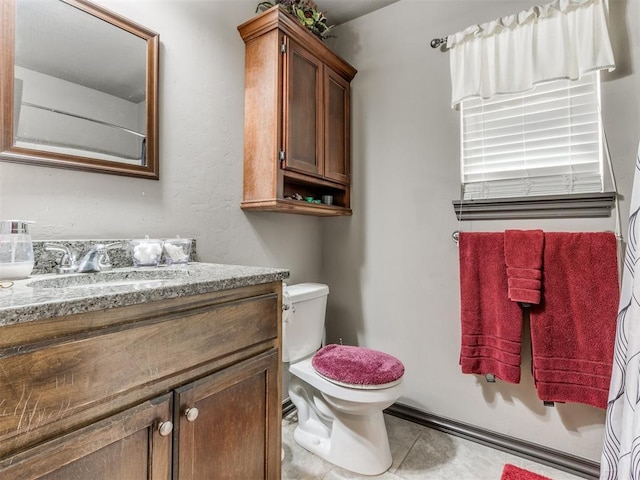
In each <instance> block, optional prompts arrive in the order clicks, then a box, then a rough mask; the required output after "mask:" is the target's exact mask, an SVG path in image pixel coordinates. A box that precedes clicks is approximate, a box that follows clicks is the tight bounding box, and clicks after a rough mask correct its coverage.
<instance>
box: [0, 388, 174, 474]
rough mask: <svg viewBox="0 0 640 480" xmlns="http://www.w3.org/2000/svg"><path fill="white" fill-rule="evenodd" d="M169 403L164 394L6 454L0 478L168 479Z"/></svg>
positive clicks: (169, 398)
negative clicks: (77, 428)
mask: <svg viewBox="0 0 640 480" xmlns="http://www.w3.org/2000/svg"><path fill="white" fill-rule="evenodd" d="M171 405H172V395H171V394H167V395H163V396H162V397H159V398H158V399H155V400H152V401H148V402H144V403H143V404H140V405H138V406H135V407H133V408H130V409H128V410H125V411H124V412H121V413H119V414H116V415H113V416H112V417H109V418H107V419H104V420H101V421H98V422H96V423H94V424H92V425H89V426H87V427H84V428H81V429H80V430H77V431H75V432H72V433H69V434H66V435H62V436H60V437H57V438H55V439H54V440H51V441H49V442H45V443H43V444H41V445H39V446H37V447H34V448H32V449H30V450H27V451H25V452H22V453H19V454H17V455H14V456H12V457H9V458H7V459H5V460H2V461H1V462H0V478H3V479H5V478H6V479H11V480H88V479H91V480H114V479H126V480H170V478H171V442H172V437H171V426H172V424H171V422H170V420H171V415H172V408H171ZM163 422H169V423H165V424H164V425H163V428H162V430H161V429H160V426H161V425H162V424H163ZM161 431H162V433H161Z"/></svg>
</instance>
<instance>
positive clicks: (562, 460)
mask: <svg viewBox="0 0 640 480" xmlns="http://www.w3.org/2000/svg"><path fill="white" fill-rule="evenodd" d="M295 408H296V407H295V405H294V404H293V402H291V399H289V398H287V399H286V400H284V401H283V402H282V416H283V417H285V416H286V415H288V414H289V413H291V412H292V411H293V410H295ZM384 412H385V413H387V414H389V415H393V416H394V417H398V418H402V419H403V420H407V421H409V422H413V423H417V424H419V425H423V426H425V427H429V428H433V429H434V430H438V431H440V432H445V433H448V434H450V435H455V436H457V437H461V438H464V439H466V440H471V441H473V442H476V443H480V444H482V445H486V446H488V447H491V448H495V449H496V450H501V451H503V452H507V453H511V454H513V455H517V456H519V457H522V458H526V459H528V460H533V461H534V462H538V463H541V464H543V465H548V466H550V467H553V468H557V469H558V470H562V471H564V472H567V473H571V474H573V475H576V476H578V477H582V478H587V479H589V480H598V478H599V476H600V465H599V464H598V463H597V462H592V461H590V460H586V459H584V458H580V457H576V456H575V455H569V454H567V453H564V452H561V451H559V450H553V449H551V448H547V447H543V446H541V445H537V444H535V443H530V442H525V441H524V440H520V439H518V438H514V437H510V436H508V435H503V434H501V433H496V432H492V431H491V430H486V429H484V428H480V427H476V426H474V425H469V424H466V423H462V422H458V421H456V420H451V419H449V418H445V417H440V416H438V415H433V414H431V413H426V412H423V411H421V410H418V409H416V408H413V407H410V406H408V405H403V404H401V403H394V404H393V405H391V406H390V407H389V408H387V409H386V410H385V411H384Z"/></svg>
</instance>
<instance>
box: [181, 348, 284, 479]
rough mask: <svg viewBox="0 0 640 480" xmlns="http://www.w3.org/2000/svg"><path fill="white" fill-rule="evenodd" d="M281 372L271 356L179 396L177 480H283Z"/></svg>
mask: <svg viewBox="0 0 640 480" xmlns="http://www.w3.org/2000/svg"><path fill="white" fill-rule="evenodd" d="M279 371H280V367H279V360H278V354H277V352H276V351H270V352H267V353H266V354H263V355H261V356H259V357H256V358H255V359H251V360H247V361H244V362H241V363H239V364H237V365H235V366H233V367H230V368H227V369H225V370H223V371H221V372H219V373H216V374H214V375H211V376H209V377H206V378H204V379H201V380H198V381H196V382H194V383H192V384H190V385H186V386H185V387H182V388H180V389H178V390H176V395H177V398H176V406H175V410H176V411H175V418H176V433H175V435H176V442H177V448H176V449H175V450H174V451H175V452H176V453H175V454H174V469H175V470H174V477H175V478H176V479H177V480H210V479H216V480H223V479H229V480H237V479H245V478H246V479H252V480H258V479H261V478H265V479H273V480H276V479H279V478H280V416H281V404H280V401H279V390H278V385H279V383H280V379H279ZM194 407H195V408H197V409H198V416H197V418H195V419H193V420H192V421H189V420H188V419H187V416H186V413H187V410H188V409H193V408H194ZM178 419H179V420H178Z"/></svg>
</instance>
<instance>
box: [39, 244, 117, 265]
mask: <svg viewBox="0 0 640 480" xmlns="http://www.w3.org/2000/svg"><path fill="white" fill-rule="evenodd" d="M120 245H121V243H120V242H115V243H109V244H107V245H105V244H104V243H96V244H95V245H92V246H91V247H89V249H88V250H87V251H86V252H84V253H83V254H82V257H81V258H80V260H79V261H78V256H77V254H76V252H75V251H74V250H72V249H71V248H69V247H67V246H66V245H60V244H57V243H47V244H46V245H45V247H44V248H45V250H49V251H54V252H62V258H61V259H60V264H59V265H58V273H89V272H101V271H105V270H111V268H112V266H111V259H110V258H109V253H108V251H109V250H111V249H113V248H117V247H119V246H120Z"/></svg>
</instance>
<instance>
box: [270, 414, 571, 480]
mask: <svg viewBox="0 0 640 480" xmlns="http://www.w3.org/2000/svg"><path fill="white" fill-rule="evenodd" d="M296 421H297V417H296V411H295V410H294V411H293V412H291V413H289V414H288V415H287V416H285V418H284V419H283V420H282V446H283V449H284V452H285V457H284V460H283V462H282V480H351V479H379V480H416V479H420V480H429V479H431V480H500V476H501V475H502V468H503V466H504V464H505V463H511V464H513V465H517V466H519V467H522V468H525V469H527V470H530V471H532V472H536V473H539V474H540V475H545V476H547V477H550V478H552V479H554V480H580V477H576V476H575V475H570V474H568V473H566V472H563V471H560V470H556V469H554V468H551V467H547V466H545V465H540V464H538V463H535V462H532V461H529V460H525V459H523V458H520V457H517V456H515V455H511V454H508V453H504V452H501V451H499V450H494V449H492V448H490V447H486V446H484V445H480V444H478V443H475V442H471V441H469V440H465V439H462V438H459V437H455V436H452V435H448V434H446V433H442V432H439V431H437V430H433V429H430V428H427V427H423V426H421V425H417V424H415V423H413V422H408V421H406V420H402V419H400V418H397V417H393V416H391V415H385V421H386V424H387V432H388V434H389V443H390V445H391V454H392V456H393V464H392V465H391V468H389V470H388V471H387V472H385V473H383V474H382V475H376V476H364V475H357V474H354V473H352V472H348V471H346V470H343V469H341V468H339V467H336V466H334V465H332V464H330V463H328V462H326V461H324V460H322V459H321V458H319V457H317V456H315V455H313V454H312V453H309V452H307V451H306V450H304V449H303V448H302V447H300V446H298V444H296V443H295V441H294V440H293V430H294V429H295V426H296Z"/></svg>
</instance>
